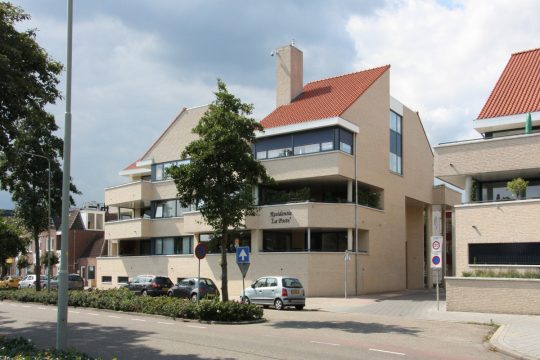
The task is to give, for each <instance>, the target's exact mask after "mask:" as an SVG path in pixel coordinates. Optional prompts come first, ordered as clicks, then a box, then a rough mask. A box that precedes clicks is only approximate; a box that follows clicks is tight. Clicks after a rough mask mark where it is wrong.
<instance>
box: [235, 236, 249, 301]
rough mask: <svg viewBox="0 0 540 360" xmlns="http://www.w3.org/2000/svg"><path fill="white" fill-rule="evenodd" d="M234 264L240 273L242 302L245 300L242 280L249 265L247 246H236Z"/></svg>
mask: <svg viewBox="0 0 540 360" xmlns="http://www.w3.org/2000/svg"><path fill="white" fill-rule="evenodd" d="M236 263H237V264H238V268H240V271H241V272H242V302H244V300H245V298H246V286H245V284H244V280H245V278H246V274H247V272H248V269H249V265H250V258H249V246H238V247H237V248H236Z"/></svg>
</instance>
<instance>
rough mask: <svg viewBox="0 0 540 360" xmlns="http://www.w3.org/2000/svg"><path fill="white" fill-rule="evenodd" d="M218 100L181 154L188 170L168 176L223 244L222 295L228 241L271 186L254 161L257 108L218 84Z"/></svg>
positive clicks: (174, 169) (184, 201)
mask: <svg viewBox="0 0 540 360" xmlns="http://www.w3.org/2000/svg"><path fill="white" fill-rule="evenodd" d="M217 85H218V91H217V92H216V93H215V95H216V100H214V102H213V103H212V104H211V105H210V107H209V109H208V111H207V112H206V113H205V114H204V115H203V117H202V118H201V119H200V121H199V124H198V125H197V126H196V127H195V128H193V133H194V134H196V135H198V139H197V140H194V141H193V142H192V143H190V144H189V145H188V146H187V147H186V149H185V150H184V151H183V152H182V154H181V158H182V159H190V162H189V164H186V165H181V166H179V167H172V168H171V169H170V170H169V173H170V174H171V176H172V178H173V179H174V181H175V183H176V187H177V189H178V197H179V200H180V202H181V203H182V206H189V205H190V204H194V203H195V204H197V206H198V209H199V211H200V212H201V215H202V217H203V218H204V220H205V221H206V222H207V223H208V225H210V226H212V228H213V229H214V232H215V234H216V236H218V237H219V238H220V241H221V293H222V295H223V301H227V300H228V299H229V293H228V287H227V237H228V232H229V229H230V228H232V229H238V228H240V227H242V226H243V222H244V219H245V217H246V216H253V215H255V214H256V212H257V208H256V207H255V206H254V204H253V203H254V199H253V193H252V189H253V186H254V185H257V184H258V183H269V182H271V178H270V177H269V176H268V175H267V173H266V169H265V168H264V166H263V165H262V164H261V163H260V162H259V161H257V160H255V159H254V158H253V155H252V149H251V144H252V143H253V142H254V141H255V131H257V130H263V128H262V125H261V124H259V123H258V122H256V121H255V120H254V119H253V118H250V117H249V115H251V113H252V111H253V105H251V104H245V103H242V102H241V100H240V99H238V98H237V97H235V96H234V95H233V94H230V93H229V92H228V91H227V87H226V85H225V83H223V82H222V81H221V80H218V84H217Z"/></svg>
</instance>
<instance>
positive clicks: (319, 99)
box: [261, 65, 390, 128]
mask: <svg viewBox="0 0 540 360" xmlns="http://www.w3.org/2000/svg"><path fill="white" fill-rule="evenodd" d="M389 68H390V65H386V66H381V67H378V68H374V69H370V70H364V71H360V72H356V73H352V74H347V75H341V76H336V77H333V78H329V79H323V80H318V81H313V82H310V83H308V84H306V85H305V86H304V90H303V92H302V93H301V94H300V95H298V96H297V97H296V98H295V99H293V101H292V102H291V103H290V104H287V105H283V106H280V107H278V108H277V109H275V110H274V111H272V112H271V113H270V114H269V115H268V116H266V117H265V118H264V119H262V120H261V124H262V125H263V126H264V127H265V128H273V127H277V126H284V125H291V124H297V123H302V122H307V121H311V120H318V119H327V118H332V117H336V116H340V115H341V114H343V113H344V112H345V110H347V109H348V108H349V107H350V106H351V105H352V104H353V103H354V102H355V101H356V99H358V98H359V97H360V95H362V94H363V93H364V91H366V90H367V89H368V88H369V87H370V86H371V85H372V84H373V83H374V82H375V80H377V79H378V78H379V77H380V76H381V75H382V74H384V73H385V72H386V71H387V70H388V69H389Z"/></svg>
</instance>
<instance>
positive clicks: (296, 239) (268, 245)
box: [263, 230, 307, 252]
mask: <svg viewBox="0 0 540 360" xmlns="http://www.w3.org/2000/svg"><path fill="white" fill-rule="evenodd" d="M306 250H307V238H306V234H305V231H295V232H292V231H267V230H264V231H263V251H265V252H290V251H306Z"/></svg>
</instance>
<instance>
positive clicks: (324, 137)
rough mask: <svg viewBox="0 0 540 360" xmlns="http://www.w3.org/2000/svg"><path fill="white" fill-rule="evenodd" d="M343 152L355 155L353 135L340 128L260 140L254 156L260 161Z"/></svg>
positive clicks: (256, 144) (255, 146)
mask: <svg viewBox="0 0 540 360" xmlns="http://www.w3.org/2000/svg"><path fill="white" fill-rule="evenodd" d="M331 150H341V151H343V152H346V153H348V154H352V153H353V151H352V150H353V134H352V133H351V132H350V131H347V130H345V129H342V128H339V127H329V128H323V129H316V130H309V131H302V132H297V133H294V134H287V135H279V136H272V137H267V138H261V139H258V140H257V142H256V143H255V144H254V145H253V154H254V155H255V157H256V158H257V159H258V160H264V159H273V158H280V157H287V156H293V155H305V154H313V153H318V152H323V151H331Z"/></svg>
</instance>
